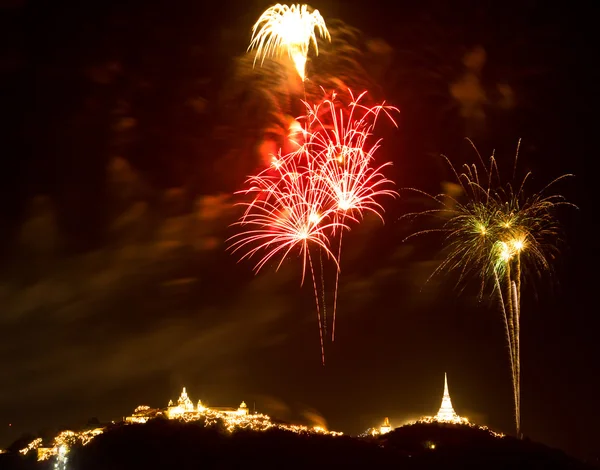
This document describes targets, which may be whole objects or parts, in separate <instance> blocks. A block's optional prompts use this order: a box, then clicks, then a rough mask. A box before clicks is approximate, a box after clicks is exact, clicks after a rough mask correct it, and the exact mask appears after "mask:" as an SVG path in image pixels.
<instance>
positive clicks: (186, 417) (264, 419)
mask: <svg viewBox="0 0 600 470" xmlns="http://www.w3.org/2000/svg"><path fill="white" fill-rule="evenodd" d="M161 416H163V417H166V418H168V419H173V420H178V421H183V422H193V421H203V422H204V425H205V426H213V425H215V424H222V425H223V427H224V429H226V430H227V431H229V432H233V431H235V430H238V429H251V430H253V431H266V430H268V429H280V430H283V431H290V432H294V433H298V434H328V435H330V436H340V435H342V433H341V432H336V431H327V430H326V429H324V428H322V427H320V426H313V427H309V426H303V425H296V424H284V423H274V422H273V421H272V420H271V418H270V417H269V416H267V415H264V414H260V413H256V412H255V413H249V412H248V406H247V405H246V403H245V402H243V401H242V403H241V404H240V406H239V407H238V408H223V407H221V408H212V407H210V408H209V407H207V406H205V405H204V404H203V403H202V401H200V400H199V401H198V404H197V405H196V406H194V403H193V402H192V400H191V399H190V397H189V396H188V394H187V391H186V389H185V387H184V388H183V391H182V392H181V395H180V396H179V399H178V400H177V403H173V401H169V404H168V405H167V407H166V408H163V409H158V408H150V407H149V406H147V405H141V406H138V407H137V408H136V409H135V410H134V412H133V414H132V415H131V416H127V417H125V418H124V419H123V422H122V424H124V425H129V424H145V423H147V422H149V421H151V420H152V419H154V418H157V417H161ZM113 424H114V422H113ZM104 431H105V428H96V429H91V430H85V431H80V432H74V431H62V432H60V433H59V434H58V435H57V436H56V437H55V438H54V439H53V440H52V441H51V442H49V444H50V445H48V446H44V445H43V443H44V442H43V440H42V438H37V439H34V440H33V441H31V442H30V443H29V444H28V445H27V446H26V447H24V448H23V449H21V450H19V453H21V455H27V454H28V453H29V452H37V459H38V460H50V459H55V467H54V468H56V469H61V468H63V467H64V466H65V465H66V462H67V460H68V453H69V449H70V448H71V447H72V446H74V445H83V446H85V445H87V444H88V443H90V442H91V441H92V439H94V438H95V437H96V436H98V435H100V434H102V433H103V432H104ZM0 453H2V452H0Z"/></svg>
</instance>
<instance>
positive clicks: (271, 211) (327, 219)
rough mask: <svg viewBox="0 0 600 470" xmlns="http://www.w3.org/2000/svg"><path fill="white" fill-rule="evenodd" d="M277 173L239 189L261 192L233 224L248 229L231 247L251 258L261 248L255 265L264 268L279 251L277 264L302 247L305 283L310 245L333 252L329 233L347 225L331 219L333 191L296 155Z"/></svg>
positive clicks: (233, 239) (234, 238)
mask: <svg viewBox="0 0 600 470" xmlns="http://www.w3.org/2000/svg"><path fill="white" fill-rule="evenodd" d="M275 172H276V175H274V176H272V175H270V173H267V172H266V171H265V172H262V173H261V174H259V175H257V176H253V177H251V178H250V179H249V180H248V183H249V185H250V187H249V188H248V189H246V190H243V191H240V193H243V194H246V195H249V194H252V193H255V194H256V196H255V197H254V199H253V200H252V201H251V202H242V203H240V204H241V205H242V206H245V207H246V210H245V212H244V215H243V216H242V218H241V219H240V220H239V221H238V222H236V223H235V224H234V225H239V226H241V227H242V228H244V229H245V230H244V231H242V232H240V233H237V234H235V235H233V236H232V237H230V238H229V239H228V241H231V242H232V243H231V245H230V247H229V248H230V249H231V250H232V252H237V251H238V250H241V249H246V250H248V251H246V253H245V254H244V255H243V256H242V257H241V259H242V260H243V259H246V258H251V257H253V256H255V255H257V254H258V253H260V252H263V255H262V257H261V258H260V259H259V261H258V262H257V264H256V265H255V271H256V272H258V271H260V270H261V269H262V268H263V267H264V266H265V264H266V263H268V262H269V261H271V260H272V259H273V258H274V257H275V256H276V255H278V254H280V255H281V260H280V261H279V263H278V265H277V269H279V267H280V266H281V264H282V263H283V261H284V260H285V259H286V257H287V256H288V255H289V254H290V252H291V251H292V250H294V249H295V248H298V249H299V251H300V254H301V256H302V259H303V263H302V282H304V276H305V273H306V268H307V256H308V249H309V245H316V246H319V247H321V248H322V249H323V251H324V252H325V253H326V254H327V255H328V256H331V257H332V258H333V259H335V257H334V256H333V255H332V253H331V251H330V249H329V246H328V245H329V238H328V235H329V232H330V231H331V230H334V229H341V228H343V226H344V225H343V224H342V223H340V222H339V221H335V220H331V219H332V217H331V216H332V210H331V209H329V208H328V207H327V206H326V204H325V203H326V201H327V197H328V194H327V193H326V192H325V191H324V190H323V189H322V188H320V187H319V186H318V181H317V180H316V178H314V177H313V176H312V174H311V173H310V172H309V171H308V170H307V169H306V168H302V167H299V166H297V165H296V161H295V160H294V159H293V158H285V159H282V160H280V162H279V165H278V166H277V167H276V168H275Z"/></svg>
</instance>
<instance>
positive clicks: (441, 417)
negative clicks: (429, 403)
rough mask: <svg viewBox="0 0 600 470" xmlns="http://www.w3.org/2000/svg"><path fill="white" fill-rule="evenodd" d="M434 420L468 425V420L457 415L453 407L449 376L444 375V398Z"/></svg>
mask: <svg viewBox="0 0 600 470" xmlns="http://www.w3.org/2000/svg"><path fill="white" fill-rule="evenodd" d="M433 420H435V421H439V422H440V423H457V424H458V423H463V424H464V423H468V422H469V420H468V419H467V418H463V417H461V416H458V415H457V414H456V411H454V408H453V407H452V400H451V399H450V392H449V391H448V375H447V374H446V373H444V397H443V398H442V405H441V406H440V409H439V411H438V412H437V415H435V416H434V417H433Z"/></svg>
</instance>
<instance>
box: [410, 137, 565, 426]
mask: <svg viewBox="0 0 600 470" xmlns="http://www.w3.org/2000/svg"><path fill="white" fill-rule="evenodd" d="M478 155H479V154H478ZM516 155H517V158H518V148H517V154H516ZM479 158H480V162H481V166H482V169H483V171H480V170H478V166H477V165H476V164H473V165H465V166H464V167H463V170H464V171H463V172H462V173H460V174H459V173H458V171H456V169H455V168H454V167H453V165H452V164H451V163H450V161H449V160H448V159H447V158H446V161H447V162H448V164H449V165H450V167H451V169H452V171H453V172H454V175H455V177H456V179H457V181H458V182H459V184H460V186H461V188H462V191H463V193H464V194H465V196H466V202H460V201H459V200H458V199H457V198H455V197H452V196H449V195H438V196H431V195H429V194H426V193H422V192H421V191H418V190H416V191H418V192H419V193H421V194H425V195H427V196H429V197H431V198H432V199H434V200H435V201H436V202H438V203H439V204H440V205H441V207H442V208H441V209H433V210H428V211H424V212H421V213H414V214H407V216H414V215H423V214H438V215H444V216H447V217H448V219H447V221H446V222H445V224H444V226H443V227H442V228H441V229H433V230H425V231H421V232H417V233H415V234H412V235H411V236H409V237H407V238H411V237H413V236H415V235H422V234H425V233H428V232H432V231H442V232H445V233H446V238H445V245H446V248H447V249H448V255H447V256H446V257H445V259H444V260H443V261H442V263H441V264H440V265H439V267H438V268H437V269H436V270H435V271H434V273H433V274H432V276H433V275H435V274H437V273H444V272H448V271H458V273H459V282H461V281H463V280H466V279H467V278H468V277H470V275H471V274H473V273H476V274H477V276H478V277H479V278H480V295H482V294H483V292H484V290H485V288H486V286H487V285H491V290H492V295H495V296H497V298H498V300H499V305H500V308H501V310H502V314H503V319H504V326H505V333H506V337H507V343H508V348H509V356H510V364H511V372H512V384H513V394H514V405H515V425H516V431H517V436H520V435H521V385H520V381H521V368H520V318H521V284H522V280H523V278H524V276H525V275H527V274H529V275H537V276H540V277H541V276H543V275H545V274H547V273H549V272H550V271H551V268H552V260H553V259H554V258H555V257H556V255H557V254H558V247H557V242H558V241H559V239H560V227H559V224H558V222H557V220H556V218H555V215H554V212H555V209H556V208H557V207H558V206H561V205H568V206H572V207H575V206H573V204H571V203H569V202H567V201H566V200H565V198H564V197H563V196H560V195H547V194H546V192H547V190H548V189H549V188H550V187H551V186H552V185H554V184H555V183H556V182H558V181H560V180H562V179H564V178H567V177H569V176H572V175H563V176H561V177H559V178H557V179H555V180H553V181H552V182H551V183H550V184H548V185H547V186H546V187H545V188H544V189H543V190H542V191H540V192H539V193H535V194H533V195H527V193H526V191H525V185H526V182H527V180H528V179H529V177H530V176H531V173H528V174H527V175H526V176H525V177H524V178H523V180H522V181H521V183H520V184H519V185H518V187H517V186H513V184H511V183H508V184H503V183H502V182H501V180H500V175H499V171H498V166H497V164H496V160H495V157H494V156H493V155H492V157H490V160H489V164H488V165H485V163H484V162H483V159H481V157H479ZM517 158H515V168H516V162H517ZM480 174H481V175H482V176H481V177H480ZM513 177H514V172H513Z"/></svg>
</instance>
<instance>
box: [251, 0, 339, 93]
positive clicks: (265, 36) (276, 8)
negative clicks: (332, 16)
mask: <svg viewBox="0 0 600 470" xmlns="http://www.w3.org/2000/svg"><path fill="white" fill-rule="evenodd" d="M311 10H312V9H311ZM317 33H318V34H319V36H321V37H323V38H326V39H329V40H331V37H330V35H329V31H328V30H327V26H326V25H325V20H324V19H323V17H322V16H321V14H320V13H319V10H312V11H309V7H308V5H299V4H298V5H291V6H288V5H281V4H277V5H273V6H272V7H269V8H268V9H267V10H265V12H263V14H262V15H261V16H260V18H259V19H258V21H257V22H256V23H255V24H254V26H253V28H252V39H251V40H250V45H249V46H248V50H252V49H256V56H255V57H254V63H255V64H256V61H257V60H258V59H259V58H260V62H261V64H262V63H263V62H264V60H265V58H267V57H281V56H283V55H286V54H287V55H288V56H289V58H290V59H291V60H292V61H293V63H294V66H295V68H296V71H297V72H298V75H299V76H300V78H301V79H302V81H304V80H305V78H306V75H305V69H306V60H307V57H308V50H309V48H310V45H311V44H313V46H314V48H315V52H316V54H319V48H318V45H317Z"/></svg>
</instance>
